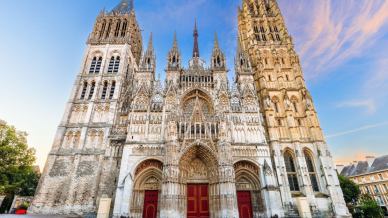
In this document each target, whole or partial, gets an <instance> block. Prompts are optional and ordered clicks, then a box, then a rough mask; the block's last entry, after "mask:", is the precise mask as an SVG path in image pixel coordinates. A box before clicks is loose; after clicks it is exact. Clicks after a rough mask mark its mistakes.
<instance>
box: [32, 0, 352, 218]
mask: <svg viewBox="0 0 388 218" xmlns="http://www.w3.org/2000/svg"><path fill="white" fill-rule="evenodd" d="M198 27H199V25H197V22H195V24H194V31H193V41H194V43H193V50H192V51H189V52H190V54H191V55H192V56H191V59H190V60H189V63H188V64H187V65H186V66H184V64H183V63H182V55H181V51H180V49H179V46H178V40H177V36H176V34H174V37H173V43H172V48H171V49H170V51H169V52H168V54H167V55H166V56H167V61H166V65H165V66H166V68H165V70H166V80H165V81H164V82H162V81H160V79H159V78H157V77H156V73H157V72H156V71H157V66H156V64H157V63H156V55H155V50H154V44H153V36H152V34H151V36H150V38H149V41H148V45H147V48H146V49H145V52H143V49H142V36H141V31H140V27H139V25H138V23H137V21H136V16H135V12H134V6H133V0H121V2H120V3H119V4H118V6H117V7H115V8H114V9H113V10H112V11H109V12H106V11H102V12H101V13H100V15H99V16H98V17H97V20H96V24H95V26H94V29H93V31H92V33H91V34H90V36H89V39H88V41H87V48H86V51H85V55H84V59H83V62H82V66H81V70H80V72H79V74H78V76H77V78H76V80H75V83H74V87H73V91H72V94H71V96H70V99H69V101H68V104H67V106H66V109H65V113H64V116H63V119H62V121H61V123H60V125H59V127H58V131H57V133H56V136H55V139H54V143H53V146H52V149H51V152H50V154H49V156H48V159H47V162H46V165H45V168H44V171H43V174H42V177H41V180H40V183H39V186H38V188H37V191H36V195H35V198H34V200H33V202H32V205H31V207H30V213H36V214H50V215H55V214H60V215H80V216H85V215H88V216H94V215H98V216H103V217H106V216H108V215H109V216H112V217H115V218H116V217H117V218H118V217H126V218H129V217H136V218H141V217H144V218H150V217H151V218H157V217H161V218H171V217H177V218H179V217H188V218H197V217H202V218H209V217H213V218H219V217H222V218H237V217H240V218H246V217H285V216H291V217H293V216H298V215H299V214H300V215H302V214H304V215H306V216H307V217H309V216H310V215H311V216H312V215H314V216H319V217H331V216H332V215H335V216H347V215H348V212H347V209H346V205H345V203H344V201H343V197H342V192H341V190H340V187H339V183H338V179H337V176H336V174H335V170H334V166H333V163H332V158H331V155H330V152H329V151H328V147H327V145H326V143H325V141H324V138H323V134H322V131H321V129H320V126H319V123H318V119H317V115H316V112H315V109H314V105H313V103H312V99H311V96H310V94H309V92H308V90H307V89H306V86H305V83H304V79H303V75H302V71H301V67H300V63H299V60H298V56H297V55H296V53H295V50H294V47H293V45H292V41H291V37H290V36H289V34H288V32H287V29H286V27H285V24H284V21H283V18H282V16H281V14H280V11H279V8H278V6H277V3H276V1H275V0H244V2H243V7H242V8H241V9H240V10H239V40H238V49H237V52H236V57H235V60H234V61H235V74H236V75H235V76H236V80H235V81H229V80H228V77H227V72H228V69H227V67H226V66H227V60H226V57H225V54H224V52H223V50H222V49H221V48H222V45H221V43H220V41H219V40H218V36H217V34H215V37H214V46H213V50H212V54H211V57H210V60H209V61H210V62H209V64H207V63H206V61H205V60H203V59H202V58H201V56H200V50H199V43H200V40H199V28H198ZM191 52H192V53H191Z"/></svg>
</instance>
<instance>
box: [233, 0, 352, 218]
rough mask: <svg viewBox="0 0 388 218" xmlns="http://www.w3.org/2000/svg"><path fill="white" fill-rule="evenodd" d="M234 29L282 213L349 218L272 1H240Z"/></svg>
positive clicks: (296, 61) (296, 60) (289, 41)
mask: <svg viewBox="0 0 388 218" xmlns="http://www.w3.org/2000/svg"><path fill="white" fill-rule="evenodd" d="M238 30H239V39H240V40H239V41H240V42H239V44H241V49H242V50H244V51H246V52H247V54H248V55H249V59H250V62H251V64H252V69H253V72H254V78H255V84H256V87H257V92H258V95H259V96H260V103H261V112H262V114H263V116H264V117H265V123H266V130H267V131H266V133H267V138H268V142H269V145H270V147H271V152H272V155H273V163H274V166H275V167H276V173H277V177H278V183H279V187H280V190H281V194H282V199H283V205H284V208H286V212H287V213H289V214H290V215H291V214H293V213H294V212H295V209H296V207H298V208H302V207H303V205H305V206H304V207H307V208H311V213H312V214H314V213H316V214H318V213H319V212H320V211H327V210H328V208H330V209H329V210H333V212H334V213H335V214H336V215H337V216H345V215H348V214H349V213H348V211H347V208H346V205H345V202H344V200H343V197H342V191H341V189H340V187H339V182H338V178H337V174H336V171H335V168H334V165H333V161H332V156H331V153H330V152H329V150H328V146H327V144H326V142H325V139H324V137H323V133H322V129H321V127H320V124H319V122H318V117H317V113H316V110H315V108H314V105H313V102H312V98H311V95H310V93H309V91H308V90H307V88H306V84H305V81H304V77H303V73H302V69H301V64H300V62H299V58H298V55H297V54H296V52H295V48H294V45H293V42H292V38H291V36H290V35H289V33H288V31H287V28H286V25H285V22H284V19H283V16H282V14H281V12H280V8H279V6H278V4H277V2H276V0H244V1H243V4H242V8H240V9H239V11H238ZM242 63H243V62H241V64H242ZM305 199H306V201H305ZM306 202H307V203H306ZM299 212H300V211H299Z"/></svg>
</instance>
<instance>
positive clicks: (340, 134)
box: [326, 121, 388, 138]
mask: <svg viewBox="0 0 388 218" xmlns="http://www.w3.org/2000/svg"><path fill="white" fill-rule="evenodd" d="M387 125H388V121H387V122H382V123H376V124H370V125H365V126H361V127H358V128H355V129H350V130H345V131H342V132H338V133H334V134H330V135H327V136H326V138H336V137H340V136H344V135H349V134H353V133H357V132H361V131H365V130H368V129H374V128H378V127H382V126H387Z"/></svg>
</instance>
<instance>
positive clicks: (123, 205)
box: [113, 146, 133, 217]
mask: <svg viewBox="0 0 388 218" xmlns="http://www.w3.org/2000/svg"><path fill="white" fill-rule="evenodd" d="M129 150H130V148H129V147H128V146H125V147H124V150H123V155H122V160H121V167H120V175H119V180H118V184H117V189H116V198H115V202H114V208H113V217H120V216H125V217H128V216H129V210H130V208H129V206H130V203H131V202H130V199H131V195H132V188H133V178H132V175H131V172H130V171H129V169H128V159H129V153H130V151H129Z"/></svg>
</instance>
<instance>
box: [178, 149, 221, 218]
mask: <svg viewBox="0 0 388 218" xmlns="http://www.w3.org/2000/svg"><path fill="white" fill-rule="evenodd" d="M179 183H180V184H181V187H182V188H181V190H182V191H183V196H186V199H187V200H186V201H185V207H184V208H185V210H186V214H187V217H188V218H189V217H195V214H201V217H217V214H218V211H219V179H218V161H217V157H216V156H215V155H213V152H212V151H211V150H210V149H208V148H207V147H205V146H204V145H193V146H191V147H190V148H189V149H187V150H186V152H184V154H183V155H182V157H181V158H180V160H179ZM197 204H198V205H199V204H201V205H202V206H203V207H202V206H201V207H197ZM197 208H201V211H200V210H199V209H197ZM202 209H203V210H202ZM193 214H194V215H193Z"/></svg>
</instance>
